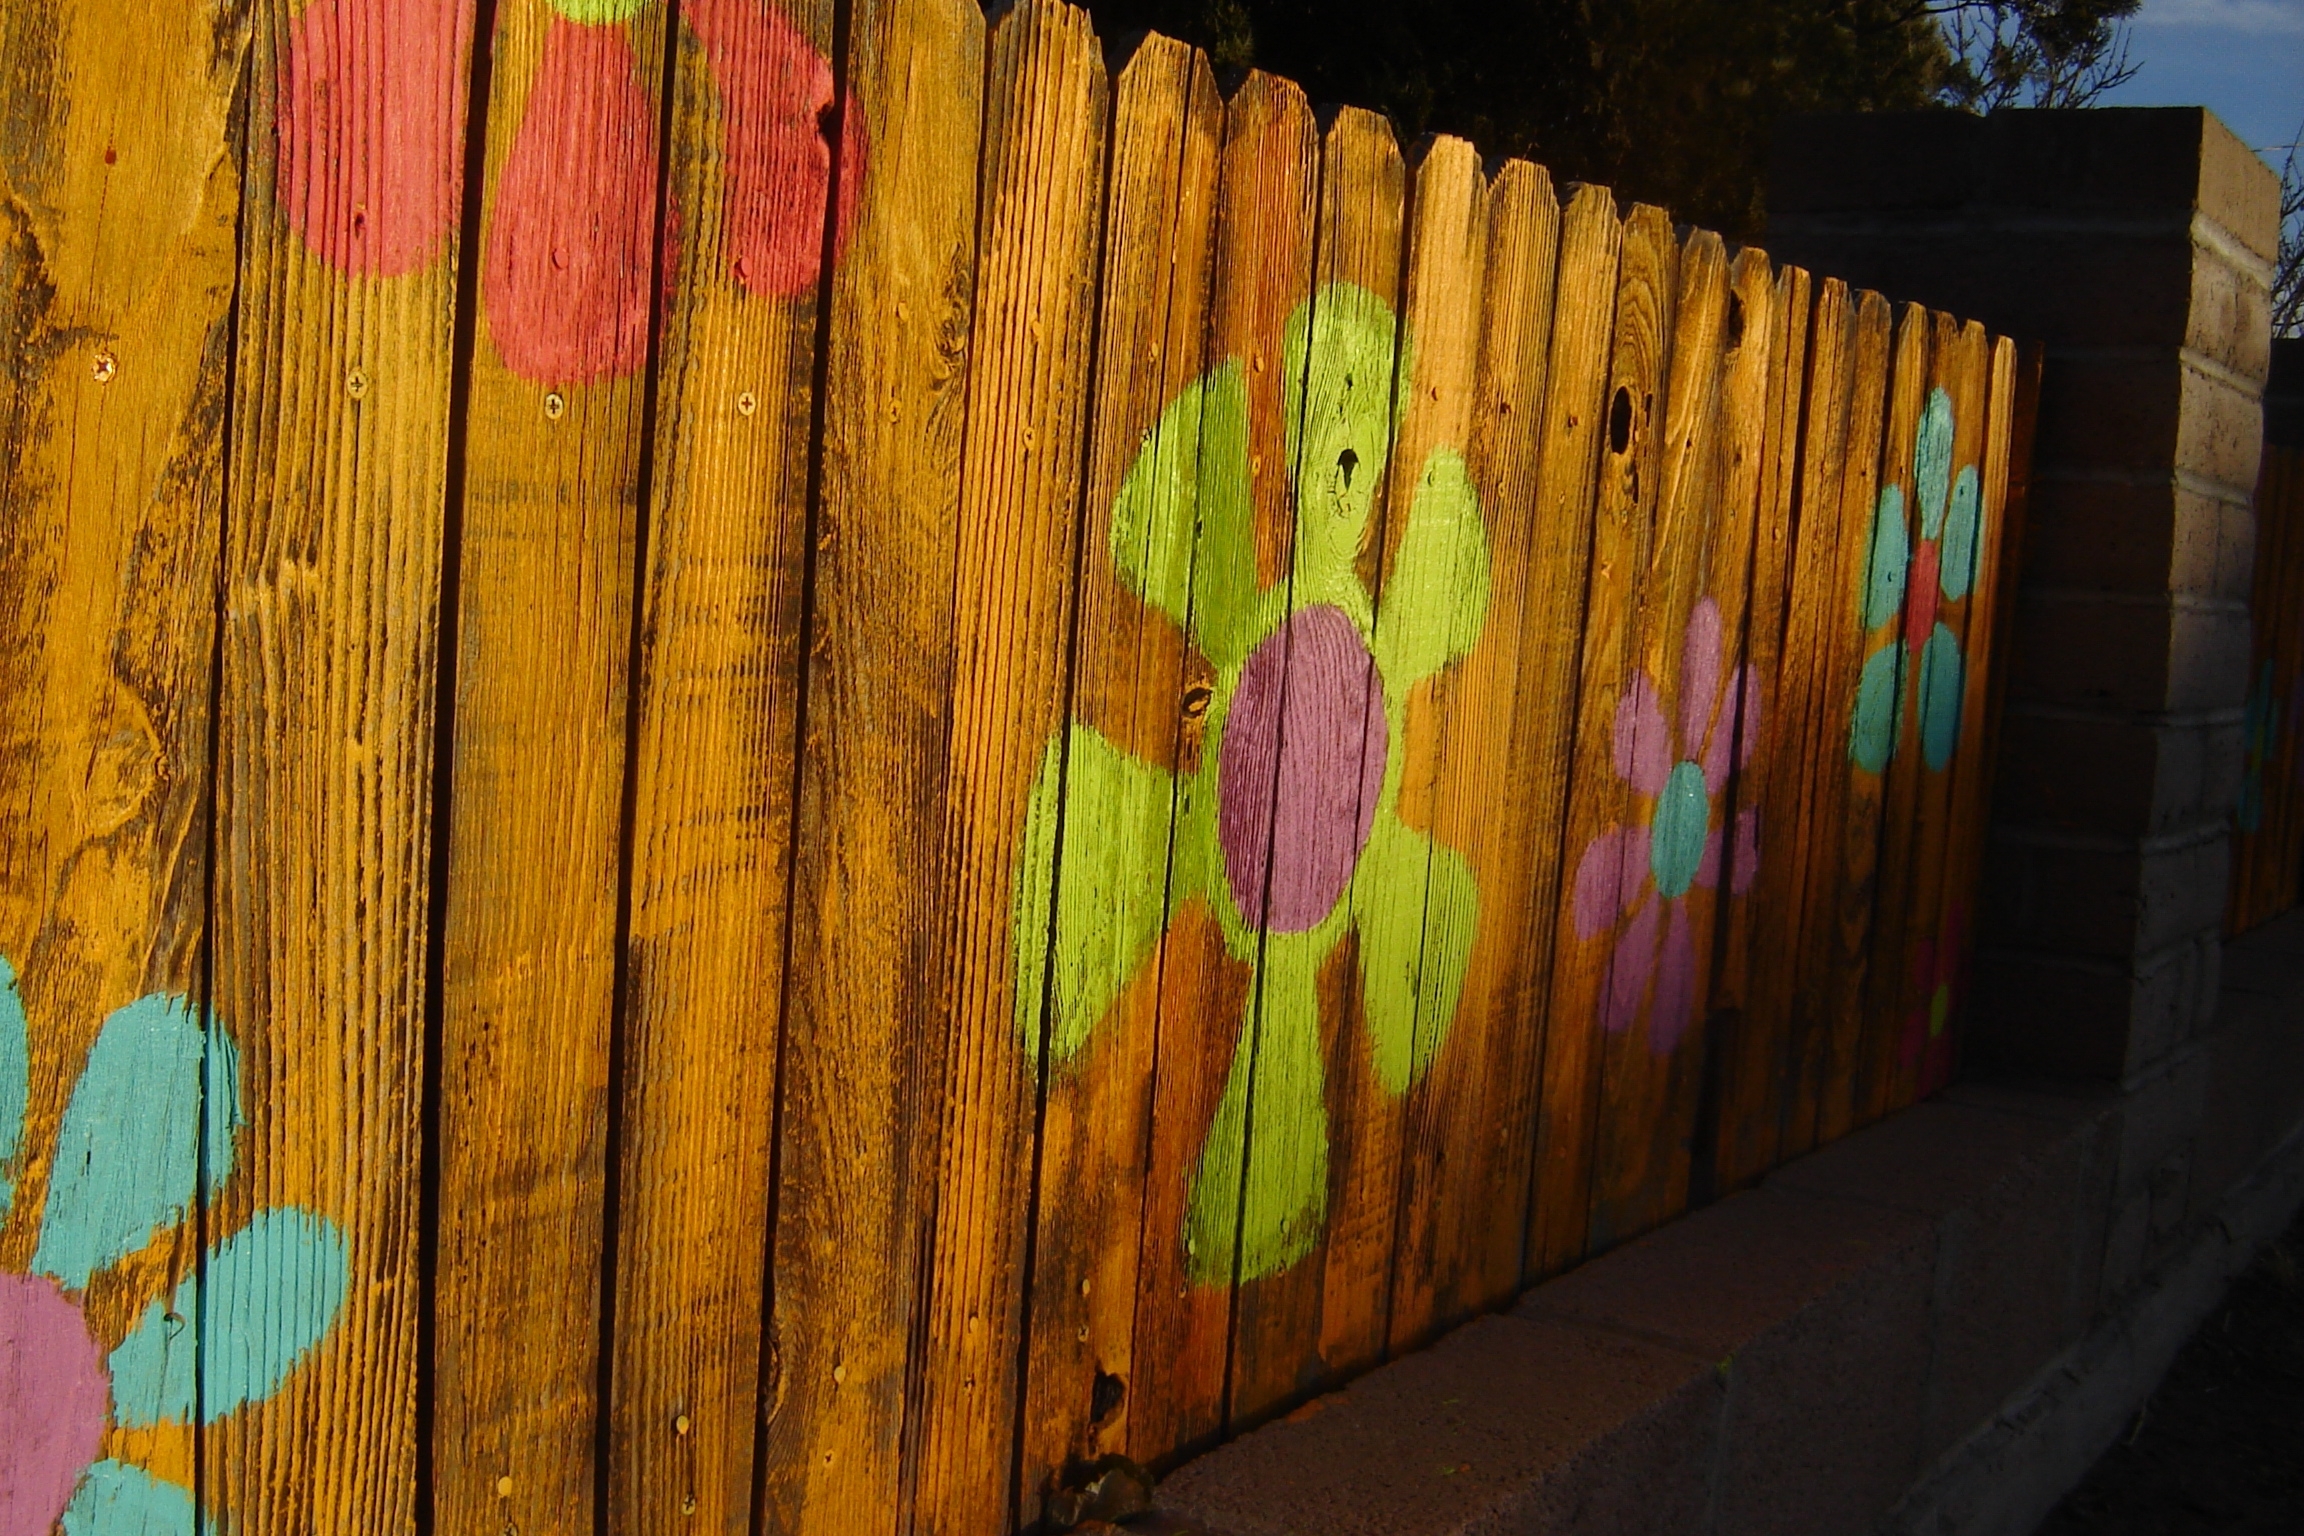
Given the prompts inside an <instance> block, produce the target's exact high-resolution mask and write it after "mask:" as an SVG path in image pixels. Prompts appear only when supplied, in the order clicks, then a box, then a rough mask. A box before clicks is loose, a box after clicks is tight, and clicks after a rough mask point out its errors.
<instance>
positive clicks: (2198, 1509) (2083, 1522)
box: [2037, 1218, 2304, 1536]
mask: <svg viewBox="0 0 2304 1536" xmlns="http://www.w3.org/2000/svg"><path fill="white" fill-rule="evenodd" d="M2211 1531H2214V1532H2220V1533H2221V1532H2235V1533H2239V1532H2245V1533H2250V1536H2253V1533H2257V1532H2263V1533H2267V1536H2269V1533H2274V1532H2277V1533H2279V1536H2304V1218H2299V1220H2298V1221H2297V1222H2296V1224H2295V1225H2293V1226H2291V1227H2290V1228H2289V1229H2288V1232H2287V1234H2286V1235H2285V1236H2283V1237H2282V1238H2281V1239H2280V1240H2279V1241H2278V1242H2276V1243H2274V1244H2273V1245H2272V1246H2271V1247H2269V1248H2267V1249H2266V1250H2265V1251H2264V1252H2263V1254H2262V1255H2261V1256H2260V1257H2258V1259H2257V1260H2256V1262H2255V1264H2253V1265H2252V1266H2250V1267H2249V1269H2248V1271H2247V1273H2245V1274H2243V1275H2242V1276H2241V1277H2240V1278H2239V1279H2238V1280H2237V1281H2235V1282H2234V1283H2233V1286H2232V1292H2231V1294H2230V1295H2229V1296H2227V1297H2226V1298H2225V1300H2224V1304H2223V1306H2221V1307H2219V1308H2218V1309H2217V1310H2216V1312H2215V1313H2214V1314H2213V1315H2212V1316H2210V1317H2209V1319H2208V1321H2207V1322H2206V1323H2205V1324H2203V1325H2202V1326H2201V1329H2200V1331H2199V1332H2198V1333H2197V1334H2194V1335H2193V1336H2192V1340H2191V1342H2190V1343H2188V1344H2186V1345H2185V1346H2184V1349H2183V1352H2182V1353H2180V1354H2178V1355H2177V1357H2176V1363H2175V1364H2174V1365H2172V1366H2171V1367H2169V1370H2168V1375H2167V1378H2166V1379H2165V1380H2163V1381H2162V1382H2161V1383H2160V1389H2159V1390H2158V1391H2157V1392H2154V1393H2153V1394H2152V1397H2151V1399H2150V1400H2149V1401H2148V1402H2146V1403H2145V1405H2144V1408H2143V1411H2142V1412H2141V1413H2139V1414H2138V1415H2137V1417H2136V1419H2135V1420H2134V1421H2132V1422H2131V1424H2130V1426H2129V1430H2128V1433H2127V1434H2125V1435H2124V1436H2122V1437H2121V1439H2120V1440H2119V1441H2118V1442H2116V1443H2115V1444H2114V1445H2113V1447H2112V1448H2111V1449H2110V1450H2109V1451H2106V1452H2105V1453H2104V1456H2103V1458H2102V1459H2101V1460H2099V1461H2098V1462H2097V1463H2096V1465H2095V1466H2094V1467H2093V1468H2092V1469H2090V1471H2089V1473H2088V1476H2087V1478H2086V1479H2085V1480H2084V1481H2083V1482H2082V1483H2081V1484H2080V1486H2079V1487H2077V1488H2075V1489H2073V1490H2072V1491H2071V1492H2070V1493H2069V1494H2066V1495H2065V1497H2064V1502H2063V1503H2062V1504H2060V1505H2058V1506H2057V1507H2056V1510H2055V1512H2054V1513H2053V1514H2051V1515H2050V1516H2049V1517H2048V1519H2047V1521H2046V1522H2045V1523H2044V1524H2042V1525H2041V1527H2040V1529H2039V1532H2038V1533H2037V1536H2130V1533H2133V1536H2193V1533H2206V1532H2211Z"/></svg>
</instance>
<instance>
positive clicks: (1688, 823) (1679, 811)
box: [1648, 762, 1712, 900]
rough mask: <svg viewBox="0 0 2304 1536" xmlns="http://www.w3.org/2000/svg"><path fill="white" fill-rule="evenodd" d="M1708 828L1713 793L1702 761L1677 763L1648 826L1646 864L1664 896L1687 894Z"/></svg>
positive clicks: (1710, 818) (1701, 861)
mask: <svg viewBox="0 0 2304 1536" xmlns="http://www.w3.org/2000/svg"><path fill="white" fill-rule="evenodd" d="M1711 831H1712V797H1711V794H1710V793H1709V792H1708V791H1707V790H1706V789H1705V787H1704V769H1703V767H1702V765H1701V764H1698V763H1692V762H1682V763H1679V764H1676V765H1675V766H1674V767H1673V769H1672V774H1671V777H1669V778H1667V779H1666V780H1665V781H1664V792H1663V793H1662V794H1660V795H1658V796H1657V797H1656V814H1655V819H1654V820H1653V821H1651V822H1650V823H1649V826H1648V868H1649V869H1650V870H1651V871H1652V872H1653V873H1654V874H1655V876H1656V889H1657V891H1658V892H1659V893H1661V894H1662V895H1663V896H1664V898H1665V899H1666V900H1672V899H1674V898H1676V897H1679V896H1683V895H1686V894H1687V891H1688V887H1689V886H1691V885H1693V884H1694V883H1695V881H1696V872H1697V871H1698V870H1699V869H1701V868H1702V867H1703V864H1704V845H1705V843H1706V841H1707V840H1708V839H1709V837H1710V836H1711Z"/></svg>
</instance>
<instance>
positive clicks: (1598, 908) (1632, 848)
mask: <svg viewBox="0 0 2304 1536" xmlns="http://www.w3.org/2000/svg"><path fill="white" fill-rule="evenodd" d="M1647 879H1648V833H1647V830H1646V829H1645V828H1643V827H1610V828H1609V829H1608V830H1607V831H1605V832H1603V833H1601V834H1600V835H1599V836H1598V837H1595V838H1594V839H1592V841H1591V842H1590V843H1588V844H1586V845H1585V848H1584V856H1583V857H1582V858H1580V859H1578V860H1577V861H1576V937H1578V938H1579V939H1592V938H1597V937H1598V936H1599V935H1600V934H1601V933H1603V932H1605V931H1606V930H1607V929H1608V928H1610V927H1612V926H1613V925H1614V924H1615V922H1616V919H1617V916H1618V915H1619V914H1620V913H1622V912H1624V911H1626V910H1629V909H1630V907H1631V905H1632V903H1633V902H1635V901H1637V900H1639V898H1640V892H1641V889H1642V887H1643V886H1644V885H1645V883H1646V882H1647Z"/></svg>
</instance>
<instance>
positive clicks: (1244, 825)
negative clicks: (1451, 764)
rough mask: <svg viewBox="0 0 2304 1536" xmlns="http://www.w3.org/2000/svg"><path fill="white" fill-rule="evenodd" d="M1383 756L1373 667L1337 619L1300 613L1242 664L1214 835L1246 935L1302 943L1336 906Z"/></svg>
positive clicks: (1360, 840)
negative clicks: (1298, 938) (1249, 928)
mask: <svg viewBox="0 0 2304 1536" xmlns="http://www.w3.org/2000/svg"><path fill="white" fill-rule="evenodd" d="M1283 678H1285V682H1286V686H1285V687H1283V686H1282V682H1283ZM1389 747H1390V736H1389V731H1388V728H1387V726H1386V724H1385V720H1384V705H1383V694H1382V691H1381V687H1380V685H1379V682H1378V679H1377V676H1376V664H1375V661H1374V659H1373V658H1372V657H1370V656H1369V654H1368V647H1367V646H1366V645H1364V644H1363V643H1361V639H1360V632H1359V631H1358V630H1357V629H1354V628H1353V627H1352V621H1351V620H1350V619H1348V618H1346V617H1345V616H1344V612H1343V610H1342V609H1339V608H1334V607H1330V606H1328V605H1326V604H1321V605H1318V606H1316V607H1311V608H1307V609H1305V610H1304V611H1303V612H1302V613H1299V614H1297V615H1296V616H1295V617H1294V618H1292V619H1290V620H1289V621H1288V622H1287V623H1285V624H1283V625H1281V626H1280V627H1279V628H1278V629H1276V630H1274V631H1273V632H1272V633H1271V634H1270V635H1269V636H1267V637H1266V638H1265V640H1264V643H1263V644H1261V645H1259V646H1257V647H1256V649H1255V651H1254V652H1253V653H1252V654H1251V655H1250V656H1249V658H1248V664H1247V665H1246V666H1245V667H1243V668H1242V669H1241V672H1240V687H1239V690H1238V691H1237V692H1236V693H1234V694H1233V696H1232V708H1231V713H1230V716H1229V718H1228V719H1227V720H1226V721H1225V724H1224V744H1223V747H1222V749H1221V752H1220V754H1219V756H1218V759H1217V768H1216V775H1217V777H1216V787H1217V796H1218V799H1217V820H1216V837H1217V841H1218V842H1219V843H1221V844H1222V845H1223V849H1224V874H1225V878H1226V879H1227V880H1229V881H1230V882H1231V886H1232V900H1233V902H1234V904H1235V905H1237V906H1238V907H1239V909H1240V915H1241V916H1242V917H1243V918H1245V919H1246V920H1247V921H1248V922H1249V923H1250V924H1251V925H1254V924H1258V923H1267V919H1268V926H1269V927H1270V928H1271V930H1272V931H1273V932H1275V933H1301V932H1303V931H1304V930H1305V929H1307V928H1310V927H1311V926H1312V925H1313V924H1315V923H1317V922H1319V921H1320V920H1321V919H1322V918H1323V917H1326V916H1327V915H1328V911H1329V909H1330V908H1331V907H1333V906H1335V905H1336V898H1337V897H1339V896H1341V895H1342V894H1343V893H1344V886H1345V883H1346V882H1347V881H1349V880H1350V879H1351V878H1352V866H1353V865H1354V864H1356V863H1357V862H1358V861H1359V858H1360V850H1361V849H1363V848H1365V847H1366V846H1368V832H1369V829H1370V828H1371V827H1373V826H1374V825H1375V823H1376V796H1377V792H1378V791H1379V790H1380V789H1381V788H1382V787H1383V784H1384V754H1385V752H1386V751H1387V750H1388V749H1389ZM1267 891H1269V893H1270V906H1269V909H1267V906H1266V893H1267Z"/></svg>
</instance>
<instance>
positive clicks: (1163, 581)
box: [1112, 362, 1255, 627]
mask: <svg viewBox="0 0 2304 1536" xmlns="http://www.w3.org/2000/svg"><path fill="white" fill-rule="evenodd" d="M1204 435H1205V441H1204V440H1203V438H1204ZM1203 455H1205V463H1206V466H1207V468H1208V470H1209V473H1208V474H1206V475H1205V476H1204V475H1203V474H1202V466H1203ZM1247 466H1248V410H1247V389H1246V386H1245V385H1244V384H1243V382H1242V380H1241V375H1240V365H1239V363H1238V362H1225V363H1223V364H1221V365H1219V366H1218V367H1216V368H1213V369H1211V370H1209V371H1208V372H1207V373H1206V374H1203V375H1202V376H1201V377H1199V378H1197V379H1195V380H1193V381H1192V383H1191V384H1189V385H1187V386H1186V387H1185V390H1184V392H1183V393H1182V394H1180V395H1178V396H1177V397H1176V398H1175V399H1174V400H1172V401H1170V402H1169V403H1168V408H1167V409H1166V410H1164V411H1162V412H1161V413H1160V420H1159V422H1158V423H1157V424H1155V425H1154V427H1153V428H1152V430H1151V431H1150V432H1147V433H1146V434H1144V441H1143V443H1142V444H1141V445H1140V446H1139V447H1138V448H1137V450H1136V457H1135V459H1134V461H1133V462H1131V463H1130V464H1129V466H1128V474H1127V477H1126V478H1125V479H1123V480H1122V481H1121V482H1120V494H1119V495H1118V496H1117V497H1115V498H1114V499H1113V502H1112V564H1113V566H1114V568H1115V569H1117V570H1118V571H1119V573H1120V579H1121V580H1122V581H1124V582H1126V583H1127V584H1128V586H1129V588H1130V589H1131V590H1132V591H1134V592H1135V593H1136V595H1137V596H1139V597H1141V598H1143V599H1144V601H1145V602H1147V603H1149V604H1150V605H1151V606H1153V607H1154V608H1157V609H1159V610H1160V611H1161V612H1162V613H1164V614H1166V615H1167V616H1168V617H1169V618H1171V619H1173V620H1175V621H1176V623H1177V625H1178V626H1180V627H1181V626H1182V625H1183V624H1185V623H1186V622H1187V621H1188V619H1189V618H1190V612H1191V591H1192V581H1193V541H1194V539H1195V537H1196V536H1197V534H1198V524H1199V521H1200V516H1201V512H1202V510H1203V509H1202V505H1201V503H1202V502H1203V500H1206V501H1207V502H1209V503H1210V505H1209V507H1208V508H1207V510H1208V511H1210V512H1211V513H1214V514H1216V515H1215V516H1214V517H1213V518H1212V522H1213V523H1214V524H1215V527H1214V528H1213V529H1212V530H1211V531H1212V533H1213V534H1214V535H1215V537H1216V538H1217V539H1218V540H1221V539H1222V538H1224V537H1225V536H1226V535H1230V536H1231V537H1232V538H1233V539H1235V540H1244V539H1245V536H1246V532H1247V512H1246V506H1245V503H1246V498H1247V479H1248V475H1247ZM1227 504H1230V505H1231V506H1232V514H1231V515H1230V516H1225V515H1223V514H1224V511H1225V507H1226V505H1227ZM1243 554H1246V555H1247V557H1248V558H1247V561H1246V563H1245V564H1243V561H1242V558H1241V557H1242V555H1243ZM1207 555H1208V563H1209V569H1208V570H1207V571H1206V572H1204V573H1203V574H1202V577H1201V582H1202V588H1203V590H1204V591H1205V590H1212V589H1213V588H1212V587H1211V584H1216V585H1219V586H1220V585H1221V583H1222V582H1223V581H1224V580H1225V579H1226V578H1227V577H1229V576H1234V575H1236V574H1237V573H1239V572H1241V571H1242V570H1245V571H1246V573H1247V576H1248V589H1249V593H1250V595H1251V596H1252V595H1253V593H1254V591H1255V581H1254V573H1255V565H1254V558H1253V551H1252V550H1245V551H1244V550H1242V549H1240V548H1237V547H1234V548H1212V549H1210V550H1208V551H1207Z"/></svg>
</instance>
